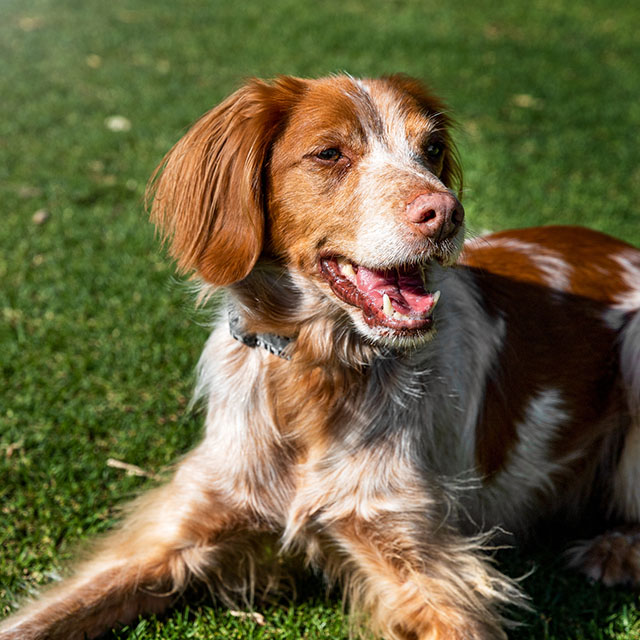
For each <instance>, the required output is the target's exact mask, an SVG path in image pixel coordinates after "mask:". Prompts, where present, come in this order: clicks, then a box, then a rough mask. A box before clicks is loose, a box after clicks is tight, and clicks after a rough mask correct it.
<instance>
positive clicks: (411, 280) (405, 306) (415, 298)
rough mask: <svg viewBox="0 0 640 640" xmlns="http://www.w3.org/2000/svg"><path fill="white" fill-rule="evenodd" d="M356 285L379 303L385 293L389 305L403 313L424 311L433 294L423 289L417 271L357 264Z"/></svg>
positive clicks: (428, 306)
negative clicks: (378, 268)
mask: <svg viewBox="0 0 640 640" xmlns="http://www.w3.org/2000/svg"><path fill="white" fill-rule="evenodd" d="M356 285H357V287H358V289H360V291H362V292H363V293H366V294H367V295H368V296H370V297H371V298H373V299H374V300H375V301H376V303H378V304H380V305H382V296H383V295H384V294H385V293H386V294H387V295H388V296H389V299H390V300H391V306H392V307H393V308H394V309H395V310H396V311H398V312H400V313H402V314H404V315H409V314H422V313H425V312H427V311H428V310H429V309H430V308H431V306H432V304H433V296H432V295H431V294H430V293H427V292H426V291H425V290H424V285H423V284H422V278H420V274H419V273H418V272H417V271H413V272H412V271H408V270H407V269H393V270H390V271H381V270H377V269H367V268H366V267H363V266H358V271H357V273H356Z"/></svg>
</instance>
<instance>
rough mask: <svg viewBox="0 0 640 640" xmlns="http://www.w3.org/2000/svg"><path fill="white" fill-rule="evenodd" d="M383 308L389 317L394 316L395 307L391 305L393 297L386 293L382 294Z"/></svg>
mask: <svg viewBox="0 0 640 640" xmlns="http://www.w3.org/2000/svg"><path fill="white" fill-rule="evenodd" d="M382 310H383V311H384V314H385V315H386V316H387V317H388V318H392V317H393V307H392V306H391V299H390V298H389V296H388V295H387V294H386V293H383V294H382Z"/></svg>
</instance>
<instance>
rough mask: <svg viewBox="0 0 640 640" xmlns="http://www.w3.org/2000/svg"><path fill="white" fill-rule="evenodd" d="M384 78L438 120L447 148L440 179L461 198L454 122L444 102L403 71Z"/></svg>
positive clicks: (460, 179) (460, 171) (460, 180)
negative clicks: (453, 131) (453, 132)
mask: <svg viewBox="0 0 640 640" xmlns="http://www.w3.org/2000/svg"><path fill="white" fill-rule="evenodd" d="M385 80H386V81H387V82H389V83H390V84H391V85H393V86H395V87H397V88H398V89H401V90H402V91H404V92H406V93H407V94H408V95H410V96H411V97H412V98H413V99H414V100H415V101H416V102H417V103H418V105H419V107H420V108H421V109H422V110H423V111H424V112H425V113H427V114H429V115H431V116H432V117H433V116H435V117H437V119H438V120H439V124H440V127H439V130H440V131H439V133H440V136H441V137H442V140H443V142H444V143H445V146H446V148H447V151H446V153H445V155H444V160H443V163H442V171H441V173H440V180H442V182H443V183H444V184H445V185H446V186H447V187H449V189H452V190H453V191H455V192H456V193H457V194H458V197H459V198H462V167H461V166H460V159H459V157H458V150H457V149H456V146H455V144H454V142H453V140H452V138H451V129H452V128H454V126H455V122H454V120H453V119H452V118H451V116H450V115H449V114H448V108H447V106H446V105H445V103H444V102H443V101H442V100H441V99H440V98H438V97H437V96H436V95H434V94H433V93H431V92H430V91H429V89H427V88H426V87H425V85H423V84H422V83H421V82H420V81H419V80H416V79H415V78H412V77H410V76H407V75H405V74H403V73H397V74H394V75H390V76H385Z"/></svg>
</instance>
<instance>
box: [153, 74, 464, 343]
mask: <svg viewBox="0 0 640 640" xmlns="http://www.w3.org/2000/svg"><path fill="white" fill-rule="evenodd" d="M449 128H450V120H449V118H448V116H447V115H446V113H445V109H444V106H443V104H442V103H441V102H440V101H439V100H438V99H437V98H435V97H434V96H432V95H431V94H429V93H428V92H427V91H426V90H425V89H424V88H423V87H422V86H421V85H420V84H419V83H418V82H416V81H414V80H412V79H409V78H407V77H404V76H392V77H385V78H381V79H367V80H357V79H354V78H351V77H349V76H332V77H329V78H322V79H318V80H302V79H298V78H290V77H282V78H279V79H277V80H276V81H274V82H273V83H270V84H269V83H265V82H262V81H259V80H253V81H250V82H249V83H247V84H246V85H245V86H244V87H242V88H241V89H239V90H238V91H237V92H236V93H234V94H233V95H232V96H230V97H229V98H228V99H227V100H225V101H224V102H223V103H221V104H220V105H219V106H218V107H216V108H215V109H213V110H212V111H210V112H209V113H207V114H205V115H204V116H203V117H202V118H201V119H200V120H199V121H198V122H197V123H196V124H195V125H194V126H193V127H192V128H191V130H190V131H189V132H188V133H187V134H186V135H185V136H184V137H183V138H182V140H180V141H179V142H178V144H177V145H176V146H175V147H174V148H173V149H172V150H171V151H170V152H169V153H168V154H167V157H166V158H165V160H164V162H163V164H162V165H161V167H160V168H159V170H158V172H157V174H156V178H155V180H154V181H153V183H152V188H151V193H152V195H153V196H154V202H153V209H152V218H153V219H154V221H155V222H156V223H157V224H158V225H159V226H160V227H161V229H162V230H163V233H164V234H165V235H166V236H167V237H170V238H171V253H172V255H173V256H174V257H175V258H176V260H177V262H178V265H179V267H180V268H182V269H184V270H195V271H196V272H197V274H198V275H199V276H200V277H201V278H203V279H204V280H205V281H207V282H208V283H210V284H212V285H215V286H225V285H230V284H233V283H237V282H239V281H244V280H246V279H247V278H248V277H249V276H250V274H251V273H252V271H253V270H254V269H255V267H256V265H259V264H260V263H261V262H262V261H268V262H269V263H270V264H272V265H273V264H276V265H279V266H280V268H283V269H285V270H287V271H288V272H290V273H293V274H295V277H294V281H295V282H296V283H298V285H299V284H300V282H304V283H305V285H304V286H308V287H311V288H312V289H313V290H314V292H315V294H316V295H317V296H319V297H320V298H321V299H322V301H323V304H324V303H325V302H326V300H329V301H331V305H332V308H333V309H334V310H335V311H336V312H339V313H341V314H344V313H346V314H348V316H349V317H350V318H351V320H352V321H353V324H354V325H355V326H356V327H357V329H358V330H359V332H360V333H361V334H362V335H364V336H365V337H366V338H368V339H370V340H373V341H382V342H385V343H389V342H391V343H396V344H398V343H404V344H406V343H407V342H408V343H415V342H416V341H421V340H424V339H425V338H426V337H428V336H429V335H430V333H431V332H432V329H433V318H432V313H433V310H434V308H435V305H436V303H437V301H438V297H439V294H438V292H437V291H434V290H433V286H432V285H431V284H430V273H431V271H432V268H433V267H434V265H436V264H438V263H439V264H445V265H446V264H449V263H451V262H453V261H454V260H455V258H456V257H457V255H458V253H459V250H460V248H461V245H462V236H463V233H462V230H463V219H464V210H463V208H462V205H461V204H460V202H459V200H458V198H457V197H456V195H455V191H457V190H459V189H460V187H461V174H460V168H459V165H458V163H457V160H456V154H455V150H454V148H453V145H452V142H451V139H450V135H449Z"/></svg>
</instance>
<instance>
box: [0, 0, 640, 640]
mask: <svg viewBox="0 0 640 640" xmlns="http://www.w3.org/2000/svg"><path fill="white" fill-rule="evenodd" d="M638 6H639V5H637V4H634V3H631V2H627V3H624V2H611V1H610V0H607V1H605V0H589V1H587V2H569V1H568V0H565V1H564V2H558V0H533V1H532V2H526V3H525V2H521V1H520V0H505V1H504V2H502V3H495V2H489V1H488V0H479V1H477V2H473V3H471V2H458V3H450V2H444V3H443V2H435V0H379V1H377V2H365V1H364V0H339V1H338V0H326V1H325V2H314V3H307V2H302V1H301V0H295V1H294V0H271V1H270V2H268V3H266V2H259V1H258V0H243V1H242V2H233V3H232V2H222V1H211V0H209V1H207V0H185V1H184V2H180V3H177V2H175V1H174V2H170V1H169V0H110V1H109V2H96V1H87V0H28V1H27V0H3V1H2V4H1V6H0V60H2V65H1V66H0V96H1V97H0V223H1V224H0V612H4V613H6V612H8V611H9V609H10V606H11V603H12V602H13V601H14V600H15V598H17V597H18V596H20V595H21V594H24V593H25V592H26V591H27V590H28V589H30V588H33V587H37V586H38V585H41V584H43V583H46V582H47V580H48V577H49V575H50V574H51V573H52V572H55V571H57V570H59V569H60V568H61V567H62V566H64V564H65V562H66V561H68V560H69V559H70V558H71V557H72V555H73V550H74V548H76V546H77V545H78V544H79V543H81V542H82V541H84V540H86V539H87V538H90V537H91V536H93V535H95V534H96V533H99V532H102V531H105V530H106V529H108V528H109V527H110V526H111V525H112V524H113V523H114V522H115V521H116V519H117V512H116V510H115V509H116V507H117V505H120V504H123V503H124V502H126V500H127V499H128V498H130V497H131V496H133V495H135V494H136V493H137V492H139V491H140V490H141V489H142V488H143V487H144V486H146V485H148V484H150V481H146V480H141V479H139V478H136V477H129V476H127V475H126V474H125V473H124V472H122V471H120V470H118V469H114V468H112V467H109V466H107V464H106V461H107V459H108V458H116V459H119V460H123V461H126V462H129V463H132V464H136V465H139V466H140V467H143V468H145V469H148V470H150V471H153V472H157V471H160V470H162V469H164V468H166V467H167V465H169V464H170V462H171V461H172V460H175V459H176V458H177V457H179V456H180V455H181V454H182V453H184V452H185V451H187V450H188V449H189V448H190V447H191V446H192V445H193V443H194V442H195V441H197V439H198V437H199V436H198V434H199V430H200V422H201V417H200V416H197V415H193V414H189V413H188V412H187V411H186V403H187V402H188V398H189V396H190V393H191V388H192V384H193V373H192V372H193V368H194V365H195V362H196V360H197V357H198V355H199V352H200V349H201V347H202V344H203V341H204V339H205V337H206V329H205V328H204V327H203V318H202V317H201V316H198V315H196V314H195V312H193V311H192V307H191V301H190V299H189V295H188V294H187V293H186V292H185V289H184V287H182V286H181V284H180V283H179V282H178V281H177V280H175V279H174V277H173V276H172V267H171V265H170V263H169V261H168V260H167V259H166V258H165V257H163V255H162V253H161V252H160V251H159V250H158V246H157V241H156V240H155V239H154V234H153V230H152V229H151V228H150V226H149V225H148V223H147V222H146V220H145V213H144V211H143V206H142V194H143V189H144V184H145V181H146V179H147V177H148V176H149V175H150V173H151V171H152V170H153V168H154V166H155V165H156V164H157V163H158V162H159V161H160V159H161V158H162V155H163V154H164V152H165V151H166V150H167V149H168V148H169V147H170V146H171V144H172V143H173V142H174V141H176V140H177V139H178V138H179V136H180V134H181V132H182V131H184V128H185V127H186V126H187V125H188V124H189V123H190V122H191V121H193V120H194V119H195V118H196V117H197V116H198V115H200V114H201V113H202V112H204V111H205V110H206V109H208V108H209V107H211V106H212V105H213V104H215V103H216V102H217V101H218V100H220V99H221V98H222V97H223V96H225V95H226V94H227V93H229V92H230V91H231V90H232V89H233V88H235V87H236V86H238V84H239V82H240V81H241V79H242V78H244V77H246V76H252V75H258V76H273V75H276V74H279V73H293V74H298V75H303V76H314V75H319V74H325V73H328V72H333V71H339V70H346V71H349V72H350V73H352V74H354V75H376V74H380V73H387V72H395V71H404V72H406V73H410V74H413V75H416V76H419V77H421V78H423V79H425V80H427V81H428V82H429V83H431V84H432V85H433V86H434V87H436V88H437V90H438V91H439V92H440V93H441V94H443V95H444V96H445V97H446V98H447V100H448V101H449V103H450V104H451V105H452V108H453V112H454V114H455V116H456V118H457V120H458V121H459V123H460V131H459V134H458V140H459V144H460V150H461V155H462V158H463V164H464V167H465V170H466V178H465V183H466V185H467V190H466V193H465V203H466V208H467V211H468V218H469V220H470V224H471V227H472V229H474V230H477V231H480V230H482V229H486V228H489V229H500V228H506V227H509V226H525V225H532V224H546V223H556V222H557V223H578V224H584V225H587V226H591V227H594V228H597V229H601V230H604V231H608V232H610V233H612V234H614V235H617V236H619V237H622V238H624V239H626V240H628V241H630V242H633V243H635V244H636V245H640V208H639V206H638V202H639V201H640V151H639V149H640V147H639V145H638V140H637V138H638V131H640V99H639V97H640V66H638V64H637V60H638V54H639V53H640V51H639V47H638V36H637V26H638V24H639V21H640V9H639V8H638ZM115 115H120V116H124V117H125V118H127V119H128V121H129V122H130V124H131V126H130V129H129V130H127V131H120V132H114V131H111V130H109V129H108V128H107V127H106V126H105V121H106V119H107V118H109V117H111V116H115ZM40 209H45V210H47V211H48V212H49V214H50V217H49V219H48V220H47V221H46V222H45V223H44V224H42V225H38V224H35V223H34V222H33V221H32V215H33V214H34V212H36V211H38V210H40ZM503 555H505V554H503ZM503 560H504V561H505V564H506V566H507V567H508V570H509V571H510V572H511V573H512V574H514V575H519V574H522V573H525V572H527V571H529V570H530V569H532V568H535V571H534V573H533V574H532V575H531V576H530V577H528V578H527V579H526V580H525V581H524V586H525V588H526V589H527V590H528V591H529V593H530V594H531V596H532V601H533V604H534V607H535V613H532V614H527V615H525V616H524V618H523V620H524V622H525V623H526V626H523V627H522V628H520V629H519V630H516V631H514V632H513V633H512V637H513V638H519V639H525V638H555V639H558V640H559V639H569V638H571V639H576V640H578V639H585V640H586V639H590V640H600V639H603V640H604V639H608V640H610V639H616V640H630V639H636V638H640V613H639V612H638V597H637V594H635V593H633V592H630V591H628V590H624V589H613V590H607V589H604V588H602V587H599V586H591V585H588V584H586V582H585V581H583V580H582V578H580V577H578V576H575V575H573V574H572V573H570V572H567V571H565V570H564V569H563V568H562V566H561V563H560V562H559V560H558V559H557V558H556V557H555V556H554V555H553V554H552V553H548V554H547V553H543V552H540V553H537V554H536V555H534V557H533V558H530V557H524V556H520V555H519V554H517V553H515V552H511V553H508V554H506V556H505V557H503ZM190 607H191V608H190V609H185V608H184V606H181V607H178V608H177V609H176V610H175V611H174V612H172V613H171V614H170V615H169V616H168V617H166V618H163V620H162V621H160V622H158V621H154V620H148V621H144V622H141V623H140V624H139V625H138V626H137V627H136V628H135V630H130V631H125V632H122V633H120V634H119V637H120V638H136V639H139V640H151V639H160V638H164V639H170V638H203V639H204V638H265V639H267V638H269V639H271V638H274V639H275V638H278V639H280V638H292V639H293V638H308V639H311V638H347V637H348V634H347V631H346V627H345V624H344V619H343V616H342V614H341V607H340V603H339V601H338V600H337V599H336V597H335V596H332V597H330V598H328V599H327V598H325V596H324V590H323V587H322V585H321V583H320V582H318V581H313V580H312V581H311V583H310V586H307V587H305V589H303V590H302V593H301V595H300V596H299V597H298V599H297V601H296V603H295V604H292V603H291V602H289V601H287V600H283V601H282V602H278V603H275V604H273V605H270V606H269V607H267V608H265V610H264V611H262V613H264V615H265V621H266V623H265V624H264V625H263V626H260V625H257V624H256V623H255V622H252V621H251V620H243V619H239V618H237V617H233V616H230V615H229V614H228V613H227V612H226V611H225V610H224V609H222V608H216V607H212V606H211V603H210V602H208V601H207V600H204V601H199V602H194V603H190Z"/></svg>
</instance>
